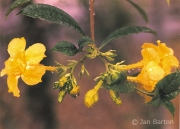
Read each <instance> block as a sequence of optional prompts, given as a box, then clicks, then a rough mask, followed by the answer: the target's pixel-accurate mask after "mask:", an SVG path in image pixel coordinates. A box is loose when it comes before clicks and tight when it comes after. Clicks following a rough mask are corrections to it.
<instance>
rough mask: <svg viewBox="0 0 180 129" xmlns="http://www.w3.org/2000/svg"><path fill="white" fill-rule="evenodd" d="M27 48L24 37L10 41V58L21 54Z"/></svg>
mask: <svg viewBox="0 0 180 129" xmlns="http://www.w3.org/2000/svg"><path fill="white" fill-rule="evenodd" d="M25 47H26V40H25V39H24V37H22V38H14V39H12V40H11V41H10V43H9V45H8V53H9V55H10V57H14V56H15V55H16V54H18V53H19V52H22V51H24V50H25Z"/></svg>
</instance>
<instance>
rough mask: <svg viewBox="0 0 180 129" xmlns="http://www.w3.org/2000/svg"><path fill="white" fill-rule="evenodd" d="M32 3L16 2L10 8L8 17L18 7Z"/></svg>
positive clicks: (17, 0) (26, 1)
mask: <svg viewBox="0 0 180 129" xmlns="http://www.w3.org/2000/svg"><path fill="white" fill-rule="evenodd" d="M28 2H30V0H16V1H14V3H13V4H12V5H11V6H10V8H9V9H8V10H7V12H6V17H7V16H8V15H9V14H10V13H11V12H12V11H13V10H14V9H16V8H17V7H19V6H21V5H24V4H26V3H28Z"/></svg>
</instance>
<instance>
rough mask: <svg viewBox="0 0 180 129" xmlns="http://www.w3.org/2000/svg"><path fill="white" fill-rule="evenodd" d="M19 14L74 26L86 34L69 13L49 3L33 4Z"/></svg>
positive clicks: (70, 26)
mask: <svg viewBox="0 0 180 129" xmlns="http://www.w3.org/2000/svg"><path fill="white" fill-rule="evenodd" d="M19 14H23V15H25V16H29V17H32V18H40V19H43V20H47V21H51V22H53V23H57V24H61V25H64V26H67V27H69V28H73V29H74V30H76V31H78V32H80V34H82V35H84V32H83V31H82V29H81V27H80V26H79V24H78V23H77V22H76V21H75V20H74V19H73V18H72V17H71V16H70V15H69V14H67V13H66V12H64V11H63V10H61V9H59V8H57V7H54V6H50V5H47V4H31V5H29V6H27V7H25V8H24V9H23V10H21V11H20V12H19Z"/></svg>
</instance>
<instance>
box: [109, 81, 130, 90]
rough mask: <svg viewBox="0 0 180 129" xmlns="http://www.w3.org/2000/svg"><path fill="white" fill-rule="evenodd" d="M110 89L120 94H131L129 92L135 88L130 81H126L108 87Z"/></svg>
mask: <svg viewBox="0 0 180 129" xmlns="http://www.w3.org/2000/svg"><path fill="white" fill-rule="evenodd" d="M108 87H109V89H112V90H114V91H116V92H120V93H129V92H132V91H134V86H133V85H132V84H131V83H130V82H128V81H124V82H121V83H120V84H118V85H113V86H108Z"/></svg>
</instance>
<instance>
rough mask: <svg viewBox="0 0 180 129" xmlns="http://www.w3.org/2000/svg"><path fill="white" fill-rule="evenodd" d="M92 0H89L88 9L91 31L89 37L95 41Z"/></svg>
mask: <svg viewBox="0 0 180 129" xmlns="http://www.w3.org/2000/svg"><path fill="white" fill-rule="evenodd" d="M94 1H95V0H89V5H90V8H89V11H90V33H91V39H92V40H93V41H95V38H94V14H95V13H94Z"/></svg>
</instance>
